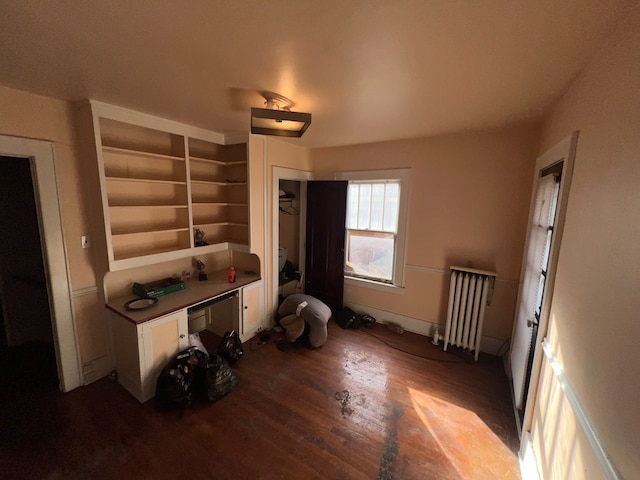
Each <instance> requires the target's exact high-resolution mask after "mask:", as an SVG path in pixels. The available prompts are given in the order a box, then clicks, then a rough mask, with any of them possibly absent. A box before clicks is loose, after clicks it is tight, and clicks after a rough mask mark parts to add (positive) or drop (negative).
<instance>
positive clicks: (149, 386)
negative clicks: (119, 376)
mask: <svg viewBox="0 0 640 480" xmlns="http://www.w3.org/2000/svg"><path fill="white" fill-rule="evenodd" d="M188 330H189V323H188V320H187V311H186V309H183V310H179V311H177V312H173V313H170V314H169V315H165V316H163V317H160V318H157V319H155V320H151V321H149V322H146V323H143V324H142V325H141V327H140V338H139V342H140V353H141V357H142V358H141V365H140V377H141V383H142V394H143V398H144V400H143V401H146V400H148V399H150V398H151V397H153V395H154V392H155V386H156V381H157V379H158V376H159V375H160V372H161V371H162V369H163V368H164V367H165V365H166V364H167V362H168V361H169V359H170V358H171V357H173V356H174V355H175V354H176V353H178V352H179V351H180V350H183V349H184V348H186V347H187V346H188V344H189V331H188Z"/></svg>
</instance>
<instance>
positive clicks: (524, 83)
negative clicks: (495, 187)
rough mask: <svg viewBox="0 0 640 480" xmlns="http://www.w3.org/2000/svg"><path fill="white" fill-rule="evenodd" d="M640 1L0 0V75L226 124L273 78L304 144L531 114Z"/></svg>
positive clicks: (241, 125) (7, 81)
mask: <svg viewBox="0 0 640 480" xmlns="http://www.w3.org/2000/svg"><path fill="white" fill-rule="evenodd" d="M636 2H637V0H607V1H602V0H562V1H557V0H529V1H518V0H395V1H393V0H387V1H383V0H368V1H365V0H269V1H265V0H235V1H234V0H228V1H227V0H225V1H223V0H189V1H186V2H184V1H183V2H179V1H175V0H153V1H142V0H140V1H131V0H104V1H97V0H96V1H77V0H57V1H55V2H43V1H41V0H11V1H9V0H0V41H1V42H2V43H1V44H2V48H1V49H0V84H1V85H5V86H8V87H13V88H17V89H21V90H26V91H30V92H34V93H37V94H41V95H46V96H51V97H55V98H59V99H63V100H70V101H75V100H80V99H84V98H94V99H97V100H101V101H104V102H107V103H112V104H115V105H120V106H123V107H127V108H131V109H134V110H139V111H143V112H147V113H150V114H154V115H158V116H161V117H166V118H170V119H172V120H177V121H181V122H184V123H189V124H193V125H197V126H200V127H203V128H207V129H211V130H217V131H221V132H239V131H245V132H246V131H248V129H249V109H250V107H251V106H256V107H262V106H263V102H264V99H263V98H262V97H261V96H260V95H259V93H258V92H260V91H263V90H269V91H273V92H276V93H278V94H280V95H284V96H286V97H288V98H290V99H291V100H293V101H294V102H295V106H294V107H293V110H294V111H303V112H311V113H312V114H313V122H312V125H311V126H310V127H309V130H308V131H307V132H306V133H305V135H304V137H303V138H301V139H296V140H291V141H293V142H296V143H298V144H301V145H304V146H307V147H323V146H334V145H346V144H356V143H368V142H374V141H383V140H393V139H399V138H411V137H421V136H428V135H437V134H442V133H449V132H454V131H461V130H469V129H477V128H490V127H496V126H503V125H507V124H512V123H517V122H525V121H532V120H536V119H538V118H540V116H541V115H542V114H543V113H544V112H545V110H546V109H547V108H548V107H549V106H550V105H551V104H552V103H553V102H554V100H556V99H557V98H558V97H559V96H560V95H561V94H562V92H563V91H564V90H565V89H566V88H567V87H568V85H569V84H570V82H571V81H572V80H573V79H574V78H575V76H576V75H577V74H578V72H579V71H580V69H581V68H582V67H583V66H584V65H585V64H586V62H587V61H588V59H589V58H590V57H591V56H592V55H594V54H595V53H596V51H597V49H598V48H599V46H600V45H601V44H602V42H603V40H604V39H605V38H606V35H607V33H609V32H610V31H611V30H612V29H613V28H614V27H615V24H616V23H617V22H618V21H619V20H620V18H621V17H622V16H623V15H624V14H625V13H626V12H627V10H628V8H629V6H630V5H631V4H634V3H636Z"/></svg>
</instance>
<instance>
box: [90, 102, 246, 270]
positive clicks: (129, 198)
mask: <svg viewBox="0 0 640 480" xmlns="http://www.w3.org/2000/svg"><path fill="white" fill-rule="evenodd" d="M81 115H84V117H83V118H84V119H86V120H87V123H86V124H87V125H91V131H89V130H87V131H86V133H87V134H88V135H92V137H88V139H90V138H95V139H96V140H97V141H96V149H95V150H93V152H92V153H95V159H96V161H97V166H98V169H97V177H96V178H95V179H96V180H98V182H97V183H96V187H99V188H100V189H101V191H100V193H101V199H102V202H101V213H102V216H103V220H104V230H103V232H104V235H105V240H106V241H105V245H106V251H105V252H104V254H105V255H104V260H106V261H105V262H103V264H104V265H105V266H106V267H107V268H108V270H109V271H115V270H123V269H128V268H135V267H139V266H143V265H150V264H153V263H157V262H162V261H170V260H175V259H178V258H183V257H186V256H188V255H189V252H188V251H189V250H192V249H194V248H195V242H194V240H195V239H194V235H193V230H192V228H193V227H194V226H196V227H197V226H198V225H199V223H198V219H199V221H200V222H203V223H201V224H200V225H202V226H204V228H205V229H208V230H210V232H207V233H209V236H208V237H207V239H206V240H207V241H208V242H209V243H212V244H213V243H214V242H216V244H214V245H212V246H211V247H210V249H211V251H217V250H215V249H225V248H235V246H234V247H229V245H228V244H227V238H234V239H236V240H237V241H238V242H239V243H240V244H243V245H246V246H247V248H248V243H249V239H250V236H249V235H248V233H246V234H245V232H248V225H247V219H248V218H249V191H248V182H247V178H248V177H247V175H248V161H247V144H246V142H238V141H234V140H233V139H232V140H230V141H228V142H227V138H226V137H225V135H223V134H219V133H217V132H211V131H206V130H203V129H200V128H196V127H192V126H189V125H184V124H180V123H177V122H172V121H170V120H166V119H161V118H157V117H152V116H151V115H146V114H142V113H140V112H133V111H130V110H126V109H122V108H120V107H114V106H110V105H106V104H102V103H100V102H95V101H90V102H89V104H88V108H87V109H84V108H83V109H82V110H81ZM218 220H220V221H221V222H220V223H218V222H217V221H218ZM210 222H211V223H210ZM101 230H102V229H101ZM198 252H202V250H198Z"/></svg>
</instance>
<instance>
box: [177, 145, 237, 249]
mask: <svg viewBox="0 0 640 480" xmlns="http://www.w3.org/2000/svg"><path fill="white" fill-rule="evenodd" d="M189 178H190V184H191V206H192V212H193V228H194V229H196V228H197V229H199V230H201V231H202V232H204V234H205V237H204V241H205V242H207V243H221V242H228V243H232V244H242V245H247V244H248V242H249V221H248V220H249V217H248V210H249V201H248V184H247V153H246V147H245V146H244V145H224V146H223V145H217V144H215V143H211V142H204V141H202V140H198V139H194V138H190V139H189ZM196 248H202V247H196Z"/></svg>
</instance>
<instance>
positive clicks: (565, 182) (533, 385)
mask: <svg viewBox="0 0 640 480" xmlns="http://www.w3.org/2000/svg"><path fill="white" fill-rule="evenodd" d="M578 134H579V132H578V131H575V132H573V133H572V134H571V135H569V136H567V137H565V138H564V139H563V140H562V141H560V142H559V143H558V144H557V145H555V146H553V147H551V148H550V149H549V150H547V151H546V152H544V153H543V154H542V155H540V156H539V157H538V158H537V159H536V165H535V171H534V175H533V184H532V189H531V200H530V203H529V217H528V219H529V220H528V223H527V236H526V241H525V246H524V251H523V257H522V266H521V269H520V285H519V288H518V301H517V302H516V309H515V312H516V318H515V320H514V322H513V331H512V334H511V338H515V333H516V328H517V326H518V323H517V320H518V319H517V315H518V312H519V310H520V303H521V301H522V292H521V291H520V289H521V288H522V285H523V281H524V277H525V269H526V263H527V250H528V248H529V240H530V234H531V220H532V217H533V209H534V208H535V205H534V201H535V195H536V184H537V181H538V179H539V176H540V172H541V171H542V170H544V169H546V168H548V167H550V166H552V165H554V164H557V163H559V162H560V161H563V162H564V164H563V168H562V179H561V182H560V191H559V194H558V202H557V207H556V209H557V211H556V221H555V225H554V231H553V237H552V240H551V249H550V253H549V265H548V269H547V279H546V285H545V292H544V296H543V300H542V308H541V309H540V321H539V324H538V335H537V338H536V343H535V349H534V355H533V365H532V369H531V377H530V380H529V391H528V394H527V397H526V398H524V399H523V409H524V416H523V419H522V425H521V426H520V421H519V418H518V413H517V401H516V398H515V392H514V391H513V379H512V395H513V407H514V411H515V415H516V422H517V424H518V426H519V427H521V429H520V432H519V433H520V440H521V446H522V445H525V443H526V442H523V439H524V438H526V437H525V432H529V431H530V430H531V423H532V421H533V412H534V409H535V403H536V402H535V398H536V397H537V393H538V387H539V381H540V370H541V368H542V359H543V351H542V348H541V347H542V341H543V340H544V339H545V338H546V335H547V331H548V328H549V313H550V311H551V303H552V300H553V289H554V284H555V277H556V270H557V266H558V254H559V252H560V245H561V243H562V232H563V230H564V221H565V216H566V210H567V204H568V201H569V189H570V187H571V178H572V176H573V167H574V160H575V153H576V146H577V143H578ZM509 364H510V365H509V375H511V361H509Z"/></svg>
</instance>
